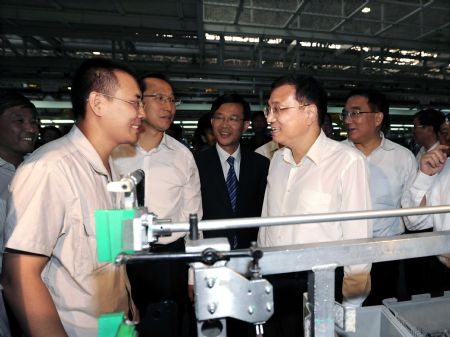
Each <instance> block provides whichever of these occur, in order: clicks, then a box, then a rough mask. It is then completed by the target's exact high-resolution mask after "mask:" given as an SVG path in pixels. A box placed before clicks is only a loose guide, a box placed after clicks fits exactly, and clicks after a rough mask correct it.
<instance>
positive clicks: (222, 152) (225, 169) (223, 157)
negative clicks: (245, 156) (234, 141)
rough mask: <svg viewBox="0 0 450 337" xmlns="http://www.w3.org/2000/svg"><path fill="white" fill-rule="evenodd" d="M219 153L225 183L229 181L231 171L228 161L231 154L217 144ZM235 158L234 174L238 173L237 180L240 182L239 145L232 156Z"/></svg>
mask: <svg viewBox="0 0 450 337" xmlns="http://www.w3.org/2000/svg"><path fill="white" fill-rule="evenodd" d="M216 149H217V153H218V155H219V159H220V165H221V166H222V171H223V176H224V178H225V181H227V177H228V171H229V170H230V164H228V162H227V159H228V157H230V154H229V153H228V152H227V151H225V150H224V149H222V148H221V147H220V146H219V144H217V143H216ZM231 156H232V157H233V158H234V165H233V166H234V172H236V178H237V180H238V181H239V172H240V167H241V146H240V145H239V146H238V148H237V150H236V151H234V153H233V154H232V155H231Z"/></svg>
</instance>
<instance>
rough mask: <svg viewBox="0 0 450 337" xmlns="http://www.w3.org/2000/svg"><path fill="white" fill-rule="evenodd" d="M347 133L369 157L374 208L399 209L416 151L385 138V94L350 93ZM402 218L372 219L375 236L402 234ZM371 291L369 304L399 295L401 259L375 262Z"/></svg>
mask: <svg viewBox="0 0 450 337" xmlns="http://www.w3.org/2000/svg"><path fill="white" fill-rule="evenodd" d="M340 118H341V120H342V121H343V122H344V124H345V128H346V129H347V132H348V139H347V140H346V141H345V142H346V143H347V144H349V145H350V146H352V147H354V148H356V149H358V150H359V151H361V153H362V154H363V155H364V156H365V157H366V160H367V164H368V166H369V177H370V192H371V197H372V206H373V209H396V208H400V207H401V198H402V196H403V194H404V193H405V191H406V190H407V188H408V186H409V184H410V183H411V181H412V180H413V179H414V177H415V175H416V172H417V164H416V160H415V158H414V155H413V153H412V152H411V151H410V150H408V149H407V148H405V147H403V146H401V145H399V144H396V143H394V142H392V141H390V140H389V139H387V138H385V137H384V134H383V132H382V130H388V128H389V103H388V101H387V98H386V96H385V95H383V94H382V93H381V92H379V91H377V90H374V89H355V90H353V91H351V92H350V93H349V94H348V95H347V99H346V103H345V108H344V109H343V110H342V113H341V114H340ZM404 231H405V228H404V225H403V221H402V218H400V217H396V218H381V219H374V220H373V236H374V237H384V236H394V235H400V234H403V233H404ZM371 276H372V290H371V292H370V295H369V296H368V298H367V299H366V302H365V303H366V304H368V305H369V304H370V305H375V304H381V301H382V300H383V299H385V298H389V297H399V295H398V294H397V285H398V282H399V262H398V261H390V262H382V263H376V264H373V265H372V271H371Z"/></svg>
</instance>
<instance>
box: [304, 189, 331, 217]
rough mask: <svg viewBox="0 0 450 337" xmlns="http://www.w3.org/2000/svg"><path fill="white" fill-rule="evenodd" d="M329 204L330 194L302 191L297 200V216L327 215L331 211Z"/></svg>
mask: <svg viewBox="0 0 450 337" xmlns="http://www.w3.org/2000/svg"><path fill="white" fill-rule="evenodd" d="M330 203H331V195H330V194H328V193H323V192H318V191H315V190H310V189H302V190H301V191H300V193H299V195H298V199H297V207H298V209H297V211H300V212H301V213H299V214H316V213H329V212H330V211H331V210H332V207H331V205H330Z"/></svg>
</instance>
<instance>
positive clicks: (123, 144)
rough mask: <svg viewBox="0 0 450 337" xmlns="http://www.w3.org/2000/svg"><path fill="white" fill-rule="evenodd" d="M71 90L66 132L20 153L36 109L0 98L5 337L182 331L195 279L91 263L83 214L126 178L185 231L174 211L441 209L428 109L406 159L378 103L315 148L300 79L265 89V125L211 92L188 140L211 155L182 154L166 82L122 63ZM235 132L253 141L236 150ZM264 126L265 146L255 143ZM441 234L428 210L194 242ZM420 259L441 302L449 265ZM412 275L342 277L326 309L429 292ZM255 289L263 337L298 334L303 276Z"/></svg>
mask: <svg viewBox="0 0 450 337" xmlns="http://www.w3.org/2000/svg"><path fill="white" fill-rule="evenodd" d="M71 87H72V90H71V101H72V106H73V113H74V115H75V118H76V123H75V125H74V126H73V128H72V129H71V130H70V132H69V133H68V134H67V135H64V136H62V137H59V136H61V135H58V137H59V138H58V139H56V140H54V141H50V142H49V143H47V144H45V145H43V146H41V147H39V148H38V149H37V150H36V151H34V152H32V151H33V149H34V146H35V143H36V140H37V138H38V130H39V129H38V123H37V110H36V108H35V107H34V105H33V104H32V103H31V102H30V101H29V100H28V99H27V98H25V97H24V96H22V95H20V94H17V93H13V92H6V93H2V94H1V97H0V188H1V190H0V197H1V198H0V202H1V203H0V251H1V252H2V255H3V268H2V273H1V285H2V287H3V291H2V292H0V332H1V334H0V335H1V336H4V337H10V336H22V334H23V335H25V336H56V337H59V336H76V337H88V336H89V337H92V336H96V335H97V329H98V317H99V315H100V314H101V313H107V312H117V311H121V312H124V313H125V314H126V315H127V317H128V318H129V319H130V320H134V321H138V322H140V324H139V325H138V331H139V334H140V336H166V337H168V336H174V337H178V336H180V337H182V336H193V335H195V334H196V328H195V327H194V326H193V324H192V322H193V320H194V317H193V313H192V302H193V301H195V298H194V294H193V290H192V289H193V282H194V280H193V278H192V275H190V274H189V272H188V267H187V266H186V265H185V264H184V263H181V262H167V261H159V262H152V263H143V264H138V265H130V266H128V268H125V267H124V266H122V267H118V266H114V265H113V264H111V263H100V262H98V260H97V253H96V249H97V248H96V233H95V222H94V211H95V210H96V209H114V208H118V207H119V205H120V202H121V200H120V196H118V195H115V194H112V193H110V192H108V190H107V187H106V186H107V184H108V182H111V181H114V180H117V179H118V178H119V177H120V176H121V175H126V174H128V173H130V172H132V171H134V170H136V169H142V170H143V171H144V172H145V174H146V178H145V206H146V207H147V208H148V210H149V211H151V212H153V213H155V214H157V215H158V216H159V217H160V218H165V219H171V220H172V221H173V222H180V221H186V220H187V219H188V217H189V214H197V215H198V217H199V218H200V219H227V218H245V217H258V216H262V217H271V216H287V215H302V214H310V213H327V212H346V211H361V210H371V209H396V208H400V207H418V206H424V205H442V204H449V203H450V195H449V193H448V191H449V190H450V162H449V161H448V160H447V157H448V155H449V154H450V150H449V146H448V145H450V136H449V132H448V131H449V128H450V124H449V119H448V116H447V118H445V116H444V115H443V114H442V113H441V112H439V111H437V110H434V109H427V110H422V111H420V112H418V113H417V114H416V115H414V117H413V118H414V119H413V122H414V136H415V138H416V139H417V143H418V144H420V145H421V146H422V148H421V149H420V152H419V153H418V155H417V158H415V157H414V155H413V153H412V152H411V151H410V150H408V149H406V148H405V147H403V146H401V145H398V144H396V143H394V142H392V141H390V140H389V139H387V138H386V137H385V132H386V131H388V128H389V103H388V101H387V99H386V97H385V96H384V95H383V94H382V93H380V92H378V91H376V90H373V89H364V88H361V89H357V90H354V91H352V92H350V93H349V94H348V96H347V98H346V101H345V102H344V104H343V105H344V107H343V110H342V113H341V114H340V118H341V120H342V122H343V124H344V126H345V129H346V131H347V133H348V139H347V140H345V141H342V142H338V141H335V140H332V139H331V138H329V137H328V136H329V132H330V131H329V127H328V128H327V127H326V125H327V121H328V125H329V123H330V118H329V115H328V114H327V93H326V91H325V90H324V88H323V87H322V85H321V84H320V83H319V82H318V81H317V80H316V79H314V78H313V77H310V76H300V75H289V76H283V77H281V78H278V79H276V80H275V81H274V82H273V84H272V89H271V93H270V97H269V100H268V104H267V106H266V108H265V109H264V114H263V113H260V112H257V113H254V114H253V115H251V111H250V106H249V104H248V102H246V101H245V100H244V98H243V97H241V96H240V95H238V94H234V93H229V94H224V95H221V96H220V97H218V98H217V99H216V100H215V101H214V102H213V104H212V107H211V111H210V114H209V115H208V117H207V119H208V120H207V122H208V123H207V124H205V125H206V126H205V131H204V132H202V133H199V137H201V136H203V137H204V138H205V139H206V138H208V137H209V138H210V139H213V140H214V141H215V143H212V142H210V144H207V143H206V141H205V144H203V145H199V149H198V151H196V152H195V154H193V153H192V152H191V151H190V150H189V149H188V148H187V147H186V146H185V145H184V144H182V143H181V142H179V141H177V140H176V139H174V138H173V137H172V136H169V135H168V134H167V133H166V131H167V130H168V129H169V128H170V126H171V124H172V122H173V120H174V117H175V113H176V102H177V101H176V98H175V96H174V88H173V85H172V83H171V82H170V80H169V79H168V78H167V77H166V76H164V75H161V74H147V75H144V76H142V77H141V78H139V79H137V78H136V76H135V74H134V73H133V71H132V70H130V69H129V68H128V67H126V66H125V65H123V64H119V63H116V62H113V61H109V60H105V59H91V60H87V61H85V62H83V63H82V65H81V66H80V67H79V68H78V70H77V71H76V73H75V75H74V78H73V82H72V86H71ZM250 123H252V125H253V128H254V130H255V138H254V139H253V140H252V141H250V142H249V141H247V142H243V141H242V135H243V133H244V132H245V131H246V130H247V128H248V127H249V126H250ZM267 123H269V124H270V127H271V136H272V137H271V139H270V138H268V137H267V136H268V135H267V134H266V133H265V130H266V129H267ZM207 130H209V131H207ZM327 130H328V131H327ZM49 131H50V130H49ZM327 135H328V136H327ZM255 150H256V151H255ZM260 153H262V154H264V155H261V154H260ZM449 226H450V215H449V214H448V213H442V214H433V215H421V216H409V217H403V218H399V217H397V218H383V219H376V220H375V221H370V220H367V219H363V220H355V221H347V222H345V221H335V222H326V223H314V224H306V225H284V226H272V227H261V228H259V230H258V229H240V230H217V231H205V232H204V233H202V235H203V236H204V237H205V238H211V237H226V238H227V239H228V241H229V243H230V248H231V249H240V248H247V247H249V245H250V244H251V242H253V241H257V243H258V245H259V246H261V247H277V246H285V245H292V244H303V243H318V242H327V241H336V240H347V239H359V238H371V237H387V236H397V235H402V234H404V233H405V230H407V231H418V230H430V229H431V230H433V229H434V230H437V231H441V230H448V229H449ZM185 239H186V237H185V234H184V233H178V234H172V235H171V236H169V237H164V238H162V239H160V240H159V242H158V243H157V244H154V245H152V247H151V251H153V252H182V251H184V249H185ZM437 261H439V262H437ZM0 262H1V259H0ZM421 262H422V270H421V271H420V273H421V274H426V275H428V276H435V277H437V278H439V284H433V287H434V288H433V290H436V291H442V290H444V289H450V277H449V269H448V268H449V267H450V254H449V255H448V256H439V257H438V259H436V257H431V258H427V259H426V260H422V261H421ZM405 271H406V272H405ZM416 273H417V271H412V272H411V274H408V268H407V267H405V265H403V262H402V261H393V262H385V263H377V264H373V265H372V266H371V265H352V266H345V267H344V268H342V270H340V271H338V272H337V277H336V287H337V288H336V289H337V291H336V298H337V299H339V300H340V301H342V303H343V305H345V306H351V307H359V306H361V305H363V303H364V305H373V304H380V303H381V300H382V299H384V298H388V297H397V298H402V296H403V295H404V292H406V293H407V292H408V290H405V289H407V288H408V287H411V289H414V290H423V289H426V287H427V286H431V285H430V283H427V280H426V279H423V281H421V282H420V283H419V284H418V285H417V282H416V283H414V282H412V281H411V283H408V280H409V279H410V278H411V279H414V280H415V281H417V275H416ZM269 279H270V281H271V282H272V284H273V285H274V296H275V303H276V304H277V310H276V312H275V315H274V316H273V317H272V318H271V319H270V320H269V321H268V322H267V324H266V332H265V335H266V336H269V337H271V336H281V337H283V336H300V335H301V334H302V323H301V322H302V320H301V319H300V317H301V315H302V314H301V312H302V292H303V291H306V289H307V286H308V275H307V272H300V273H290V274H284V275H277V276H272V277H270V278H269ZM405 279H406V282H405ZM1 296H3V297H4V298H5V299H6V301H5V306H4V301H3V299H2V297H1ZM5 307H6V308H5ZM156 313H157V314H158V315H156ZM155 318H157V319H155ZM228 328H229V335H232V336H238V337H239V336H250V335H254V331H253V330H252V329H251V327H249V326H248V325H246V324H242V323H241V322H237V321H233V320H229V321H228Z"/></svg>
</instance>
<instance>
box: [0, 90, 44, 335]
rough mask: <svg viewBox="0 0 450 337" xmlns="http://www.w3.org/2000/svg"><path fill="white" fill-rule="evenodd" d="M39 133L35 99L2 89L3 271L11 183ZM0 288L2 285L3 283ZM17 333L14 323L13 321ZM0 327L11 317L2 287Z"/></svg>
mask: <svg viewBox="0 0 450 337" xmlns="http://www.w3.org/2000/svg"><path fill="white" fill-rule="evenodd" d="M37 135H38V123H37V111H36V107H35V106H34V104H33V103H31V102H30V101H29V100H28V99H27V98H26V97H25V96H23V95H22V94H19V93H18V92H1V93H0V275H1V266H2V257H3V244H4V242H3V230H4V228H5V220H6V204H7V201H8V199H9V194H10V193H9V184H10V183H11V180H12V178H13V176H14V173H15V172H16V168H17V167H18V166H19V165H20V163H22V161H23V158H24V156H25V155H26V154H28V153H30V152H32V151H33V149H34V145H35V143H36V139H37ZM0 289H1V287H0ZM12 325H13V327H12V329H13V333H14V324H12ZM0 331H1V332H2V334H1V336H3V337H8V336H9V327H8V319H7V317H6V314H5V308H4V306H3V295H2V291H1V290H0Z"/></svg>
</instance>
